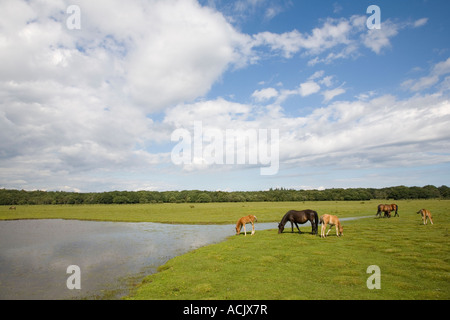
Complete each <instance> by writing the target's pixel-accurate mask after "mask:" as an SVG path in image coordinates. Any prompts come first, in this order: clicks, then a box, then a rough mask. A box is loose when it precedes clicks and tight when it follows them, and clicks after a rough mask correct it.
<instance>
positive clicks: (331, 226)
mask: <svg viewBox="0 0 450 320" xmlns="http://www.w3.org/2000/svg"><path fill="white" fill-rule="evenodd" d="M331 228H333V225H332V224H330V229H328V232H327V237H328V234H329V233H330V231H331Z"/></svg>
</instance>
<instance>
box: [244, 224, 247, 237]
mask: <svg viewBox="0 0 450 320" xmlns="http://www.w3.org/2000/svg"><path fill="white" fill-rule="evenodd" d="M246 235H247V230H245V223H244V236H246Z"/></svg>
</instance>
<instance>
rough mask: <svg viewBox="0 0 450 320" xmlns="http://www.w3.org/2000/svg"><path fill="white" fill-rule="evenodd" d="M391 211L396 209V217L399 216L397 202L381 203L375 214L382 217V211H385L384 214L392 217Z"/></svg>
mask: <svg viewBox="0 0 450 320" xmlns="http://www.w3.org/2000/svg"><path fill="white" fill-rule="evenodd" d="M391 211H395V215H394V217H396V216H399V214H398V212H397V211H398V206H397V205H396V204H395V203H393V204H379V205H378V211H377V214H376V215H375V216H380V218H381V212H384V216H385V217H388V218H390V217H391ZM399 217H400V216H399Z"/></svg>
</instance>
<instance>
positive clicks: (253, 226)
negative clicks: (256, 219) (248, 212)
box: [252, 222, 255, 235]
mask: <svg viewBox="0 0 450 320" xmlns="http://www.w3.org/2000/svg"><path fill="white" fill-rule="evenodd" d="M254 234H255V224H254V223H253V222H252V235H254Z"/></svg>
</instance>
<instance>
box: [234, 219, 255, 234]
mask: <svg viewBox="0 0 450 320" xmlns="http://www.w3.org/2000/svg"><path fill="white" fill-rule="evenodd" d="M256 221H258V219H257V218H256V216H254V215H252V214H250V215H248V216H245V217H242V218H240V219H239V220H238V222H237V223H236V235H239V234H240V233H241V228H242V227H244V235H245V236H246V235H247V231H246V230H245V225H246V224H247V223H251V224H252V235H254V234H255V222H256Z"/></svg>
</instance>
